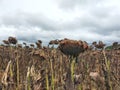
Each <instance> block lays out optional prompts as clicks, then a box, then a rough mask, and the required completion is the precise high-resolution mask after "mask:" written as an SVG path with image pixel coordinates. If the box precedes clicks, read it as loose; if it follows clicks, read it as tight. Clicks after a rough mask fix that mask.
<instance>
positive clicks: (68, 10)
mask: <svg viewBox="0 0 120 90" xmlns="http://www.w3.org/2000/svg"><path fill="white" fill-rule="evenodd" d="M9 36H14V37H16V38H17V39H18V40H19V43H22V42H28V43H34V42H36V41H37V40H42V41H43V44H45V45H46V44H48V42H49V41H50V40H54V39H63V38H69V39H75V40H83V41H87V42H88V43H92V42H93V41H99V40H102V41H103V42H104V43H107V44H110V43H112V42H114V41H117V42H120V0H0V43H2V40H4V39H7V38H8V37H9Z"/></svg>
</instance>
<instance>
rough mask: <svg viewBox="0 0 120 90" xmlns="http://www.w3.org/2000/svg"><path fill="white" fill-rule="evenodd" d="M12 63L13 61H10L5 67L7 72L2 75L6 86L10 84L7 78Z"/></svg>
mask: <svg viewBox="0 0 120 90" xmlns="http://www.w3.org/2000/svg"><path fill="white" fill-rule="evenodd" d="M10 64H11V61H9V62H8V65H7V67H6V69H5V72H4V74H3V77H2V80H1V82H2V83H3V84H4V85H5V86H8V81H7V78H8V73H9V68H10Z"/></svg>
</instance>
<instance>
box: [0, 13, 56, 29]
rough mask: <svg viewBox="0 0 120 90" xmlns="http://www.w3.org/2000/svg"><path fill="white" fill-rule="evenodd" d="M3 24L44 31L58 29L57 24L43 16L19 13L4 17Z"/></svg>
mask: <svg viewBox="0 0 120 90" xmlns="http://www.w3.org/2000/svg"><path fill="white" fill-rule="evenodd" d="M1 18H2V19H1V24H4V25H10V26H15V27H19V26H25V27H39V28H42V29H43V30H55V29H57V27H56V26H57V23H56V22H55V21H53V20H50V19H49V18H47V17H45V16H44V15H42V14H39V15H35V14H30V13H29V14H28V13H17V14H15V15H13V16H2V17H1Z"/></svg>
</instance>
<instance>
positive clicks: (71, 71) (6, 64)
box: [0, 45, 120, 90]
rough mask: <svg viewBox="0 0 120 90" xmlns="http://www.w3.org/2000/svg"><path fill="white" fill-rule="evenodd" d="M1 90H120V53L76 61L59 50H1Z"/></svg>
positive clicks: (94, 54)
mask: <svg viewBox="0 0 120 90" xmlns="http://www.w3.org/2000/svg"><path fill="white" fill-rule="evenodd" d="M0 90H120V50H112V49H111V50H87V51H85V52H83V53H80V54H79V56H78V63H76V62H75V58H73V57H72V58H70V57H69V56H66V55H64V54H63V53H62V52H61V51H60V50H58V49H57V48H48V47H47V48H41V49H38V48H34V47H16V46H14V45H12V46H5V45H4V46H3V45H1V46H0Z"/></svg>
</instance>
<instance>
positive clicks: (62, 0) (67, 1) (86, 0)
mask: <svg viewBox="0 0 120 90" xmlns="http://www.w3.org/2000/svg"><path fill="white" fill-rule="evenodd" d="M102 1H103V0H100V1H98V0H59V6H60V8H64V9H72V8H75V7H77V6H78V7H89V6H93V5H96V4H98V3H102Z"/></svg>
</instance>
